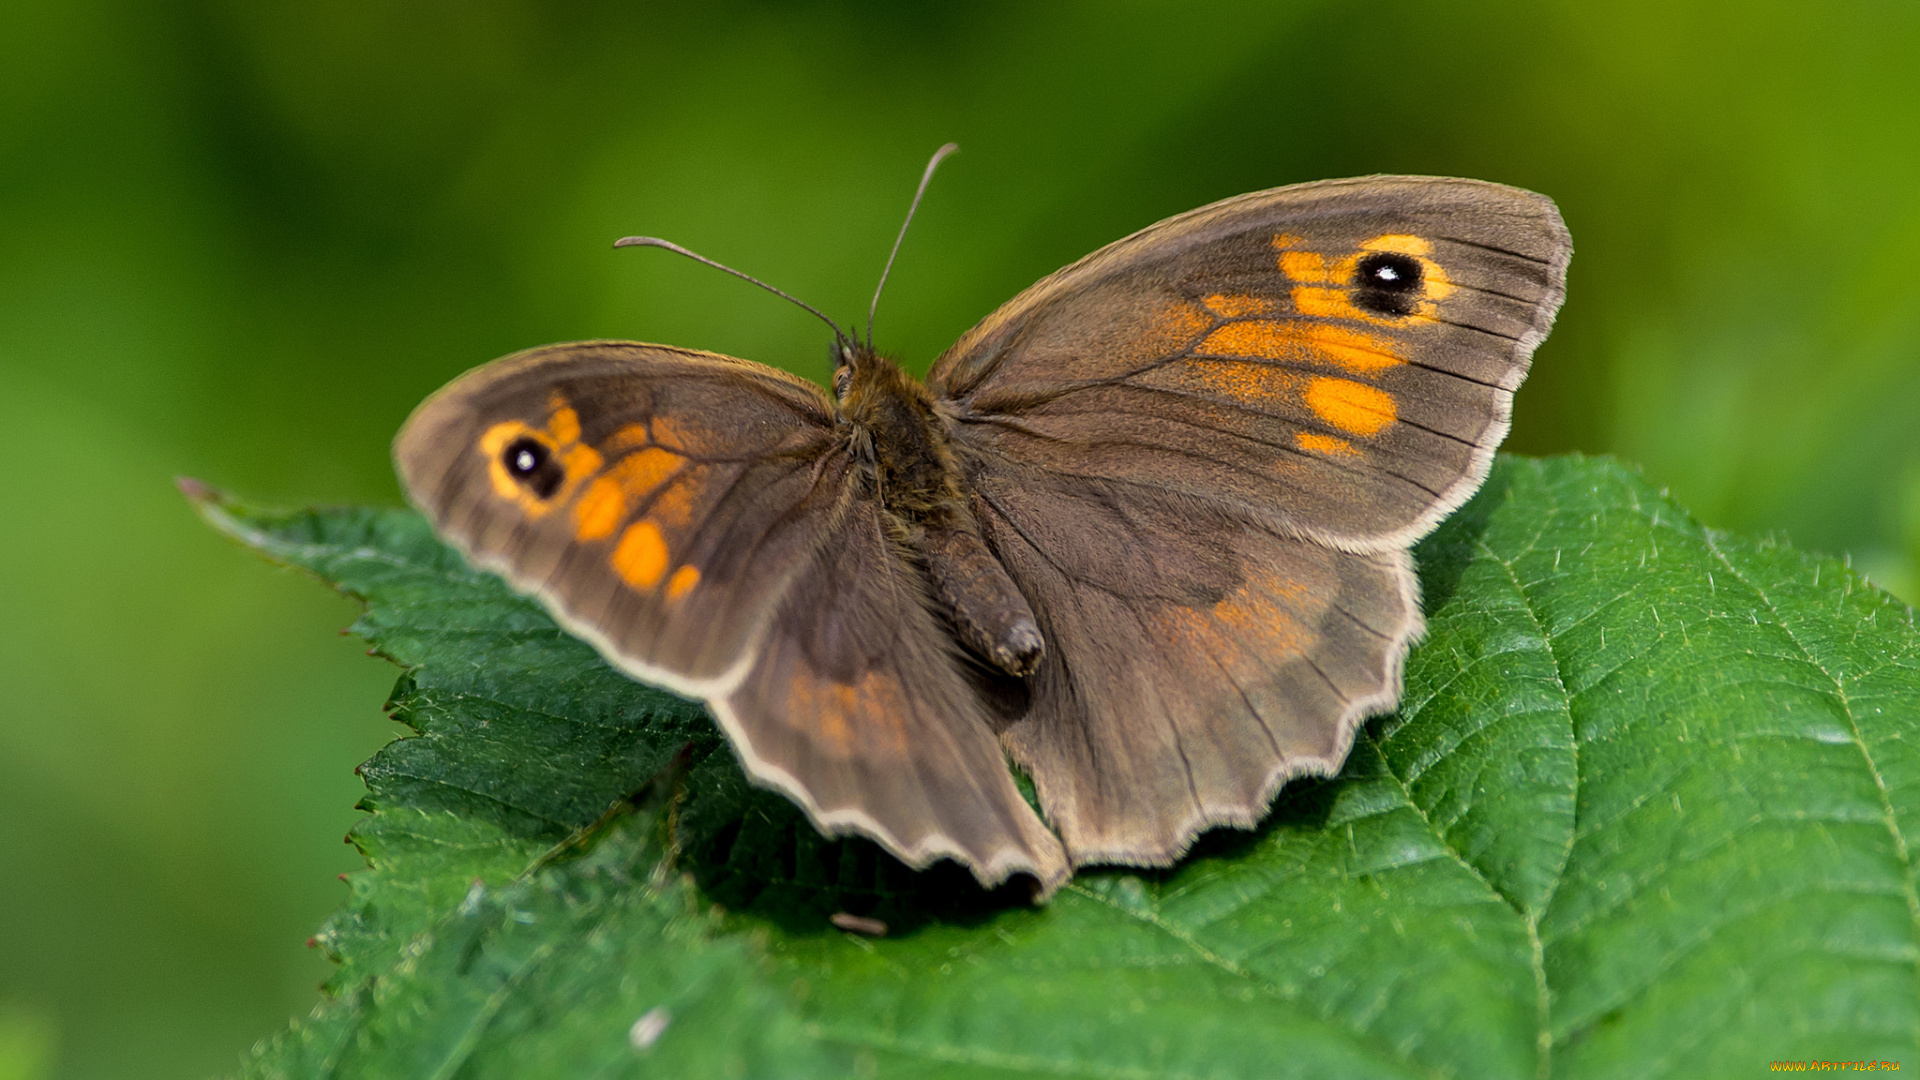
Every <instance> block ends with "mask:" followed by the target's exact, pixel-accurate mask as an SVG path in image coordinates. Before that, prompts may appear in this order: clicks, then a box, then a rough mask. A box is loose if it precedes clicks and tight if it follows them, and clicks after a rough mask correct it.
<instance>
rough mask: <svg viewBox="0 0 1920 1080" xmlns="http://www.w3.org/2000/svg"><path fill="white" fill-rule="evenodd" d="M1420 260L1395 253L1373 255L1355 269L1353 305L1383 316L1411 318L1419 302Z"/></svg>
mask: <svg viewBox="0 0 1920 1080" xmlns="http://www.w3.org/2000/svg"><path fill="white" fill-rule="evenodd" d="M1422 273H1423V272H1422V270H1421V267H1420V260H1419V259H1416V258H1414V257H1413V256H1411V255H1402V254H1400V253H1399V252H1394V251H1376V252H1374V253H1372V254H1370V255H1367V256H1365V257H1363V258H1362V259H1361V260H1360V265H1359V266H1358V267H1356V274H1355V278H1356V280H1355V282H1354V302H1355V303H1357V304H1359V305H1360V306H1361V307H1363V308H1366V309H1367V310H1368V311H1374V312H1378V313H1380V314H1382V315H1410V314H1412V313H1413V305H1414V304H1415V302H1417V301H1418V300H1419V299H1420V293H1421V288H1420V279H1421V276H1422Z"/></svg>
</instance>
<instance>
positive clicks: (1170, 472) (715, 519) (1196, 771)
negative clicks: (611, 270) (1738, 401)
mask: <svg viewBox="0 0 1920 1080" xmlns="http://www.w3.org/2000/svg"><path fill="white" fill-rule="evenodd" d="M929 172H931V167H929ZM1570 254H1571V246H1570V244H1569V241H1568V237H1567V230H1566V227H1565V225H1564V224H1563V223H1562V222H1561V219H1560V215H1559V214H1558V212H1557V211H1556V210H1555V208H1554V206H1553V203H1552V202H1551V201H1549V200H1548V199H1546V198H1543V197H1541V196H1539V195H1534V194H1531V193H1529V192H1525V191H1520V190H1517V189H1514V188H1510V187H1503V186H1500V185H1497V184H1490V183H1483V182H1479V181H1473V180H1456V179H1440V178H1430V177H1403V176H1374V177H1364V178H1359V179H1352V180H1329V181H1324V182H1321V183H1314V184H1301V185H1297V186H1294V187H1285V188H1276V189H1273V190H1271V191H1261V192H1255V193H1253V194H1249V195H1241V196H1239V197H1237V198H1232V199H1227V200H1225V201H1223V202H1218V203H1214V204H1213V205H1211V206H1206V207H1202V208H1200V209H1198V210H1194V211H1191V212H1189V213H1185V214H1181V215H1179V216H1178V217H1174V218H1170V219H1168V220H1166V221H1163V222H1161V223H1159V224H1158V225H1154V226H1151V227H1150V228H1147V229H1143V230H1141V231H1140V232H1137V233H1135V234H1133V235H1132V236H1129V237H1127V238H1126V239H1124V240H1121V241H1119V242H1117V243H1114V244H1111V245H1109V246H1107V247H1105V248H1102V249H1101V250H1099V251H1097V252H1094V253H1093V254H1092V255H1089V256H1087V257H1086V258H1084V259H1081V260H1080V261H1079V262H1077V263H1074V264H1073V265H1071V266H1069V267H1067V268H1066V269H1064V270H1061V271H1060V272H1058V273H1056V274H1053V275H1052V276H1050V277H1047V278H1045V279H1044V280H1042V281H1040V282H1039V283H1038V284H1036V285H1034V286H1033V287H1032V288H1029V289H1028V290H1026V291H1025V292H1023V293H1021V294H1020V295H1019V296H1017V297H1015V298H1014V299H1013V300H1012V301H1011V302H1010V303H1008V304H1007V305H1006V306H1004V307H1002V308H1001V309H1000V310H999V311H996V312H994V313H993V314H992V315H990V316H989V317H988V318H987V319H986V321H984V322H982V323H981V324H980V325H978V326H976V327H975V328H974V329H973V330H971V331H969V332H968V333H967V334H966V335H965V336H964V337H962V338H961V339H960V340H959V342H958V343H956V344H955V345H954V346H953V347H952V348H950V349H948V350H947V351H946V353H945V354H944V355H942V356H941V357H940V358H939V360H938V361H936V362H935V364H934V365H933V368H932V371H931V373H930V374H929V375H928V377H927V380H926V382H925V383H924V384H922V383H920V382H919V381H917V380H915V379H914V378H913V377H912V376H910V375H908V374H906V373H905V372H903V371H902V370H901V369H900V368H899V367H898V366H896V365H895V364H894V362H893V361H892V360H890V359H888V358H886V357H883V356H880V355H879V354H877V353H875V352H874V351H873V349H872V348H871V346H870V344H862V343H860V342H859V341H857V340H854V339H850V338H848V337H846V336H845V335H840V334H838V333H837V331H836V336H837V340H836V342H835V345H834V357H835V360H836V364H837V368H836V370H835V372H834V376H833V390H834V393H833V394H832V395H831V396H829V395H828V394H827V393H825V392H823V391H822V390H821V389H820V388H819V387H817V386H815V385H814V384H812V383H809V382H807V381H805V380H802V379H800V378H797V377H795V376H793V375H789V374H786V373H783V372H780V371H776V370H774V369H772V368H769V367H764V366H762V365H760V364H755V363H750V362H748V361H744V360H736V359H733V358H731V357H726V356H719V355H715V354H712V353H704V352H696V351H692V350H688V349H678V348H672V347H669V346H664V345H643V344H637V343H633V342H623V341H588V342H578V343H574V344H566V345H554V346H549V347H546V348H541V349H534V350H531V351H529V352H524V353H520V354H518V355H516V356H511V357H508V358H506V359H503V360H500V361H497V362H495V363H492V364H489V365H487V366H485V367H482V368H480V369H478V370H476V371H472V372H469V373H468V374H466V375H464V376H462V377H461V378H459V379H457V380H456V381H454V382H453V383H452V384H451V385H449V386H448V387H446V388H445V389H443V390H441V391H440V392H439V393H437V394H435V395H434V396H433V397H432V398H430V399H428V400H427V401H426V403H424V404H423V405H421V406H420V408H419V409H418V410H417V411H416V412H415V413H414V415H413V417H412V419H410V420H409V421H408V422H407V425H406V427H405V428H404V429H402V431H401V432H400V435H399V438H398V439H397V440H396V443H395V449H394V453H395V458H396V460H397V462H398V464H399V470H400V474H401V476H402V478H403V480H404V482H405V485H406V489H407V491H408V493H409V495H410V496H411V497H412V499H413V500H414V502H415V503H416V504H417V505H418V506H419V507H420V508H421V510H422V511H424V512H425V513H426V515H427V516H428V517H429V518H430V519H431V520H432V521H433V523H434V524H435V526H436V527H437V528H438V529H439V531H440V533H441V534H442V535H443V536H445V537H446V538H447V539H448V540H449V541H451V542H452V543H453V544H455V545H456V546H458V547H459V548H460V549H461V550H462V551H464V552H465V553H466V554H467V556H468V557H469V558H470V559H472V560H473V561H474V562H475V563H476V564H477V565H479V566H482V567H485V568H488V569H490V570H494V571H497V572H499V573H501V574H503V575H504V576H505V577H506V578H507V579H508V580H509V581H510V582H512V583H513V585H514V586H516V587H517V588H519V589H521V590H523V591H525V592H528V593H531V594H533V595H534V596H536V597H538V598H539V599H540V601H541V602H542V603H544V604H545V605H546V606H547V608H548V609H549V610H550V611H551V612H552V613H553V615H554V617H555V618H556V619H558V620H559V621H560V623H561V624H562V625H563V626H565V627H566V628H567V629H568V630H570V631H572V632H573V633H574V634H576V635H578V636H580V637H582V638H584V639H586V640H587V641H589V642H591V643H592V644H593V645H594V646H595V647H597V648H598V649H599V650H600V652H601V653H603V654H604V655H605V656H606V658H607V659H608V660H609V661H610V662H612V663H613V664H615V665H617V666H618V667H620V668H621V669H622V670H624V671H626V672H627V673H629V674H631V675H632V676H634V677H635V678H638V679H641V680H644V681H646V682H649V683H656V684H659V685H662V686H665V687H668V688H670V689H672V690H675V691H677V692H679V693H682V694H685V695H688V696H691V697H696V698H702V699H705V700H706V702H707V703H708V705H709V706H710V707H711V708H712V710H713V714H714V716H715V717H717V718H718V719H719V721H720V725H721V727H722V728H723V729H725V731H726V734H727V737H728V738H729V739H730V740H731V741H732V744H733V747H734V749H735V751H736V752H737V753H738V754H739V757H740V761H741V764H742V765H743V766H744V767H745V769H746V771H747V773H748V774H749V775H750V776H751V777H753V778H754V780H756V781H758V782H759V783H761V784H764V785H766V786H769V787H772V788H776V789H778V790H780V791H782V792H784V793H785V794H786V795H787V796H789V797H790V798H792V799H793V800H794V801H795V802H797V803H798V804H799V805H800V806H801V807H803V808H804V809H805V810H806V812H807V814H808V816H809V817H810V818H811V819H812V820H813V822H814V824H815V825H817V826H818V827H819V828H820V829H821V830H822V831H823V832H826V833H832V834H843V833H861V834H864V835H866V836H869V837H872V838H873V839H875V840H877V841H879V842H880V843H881V844H882V845H884V846H885V847H886V848H887V849H888V850H889V851H891V852H892V853H893V854H895V855H896V856H898V857H899V858H901V859H902V860H904V861H905V862H907V863H909V864H911V865H913V866H916V867H917V866H925V865H926V864H928V863H930V862H932V861H933V860H935V859H938V858H942V857H946V858H952V859H956V860H958V861H960V862H962V863H965V864H966V865H967V866H968V867H970V868H971V869H972V871H973V873H974V874H975V875H976V876H977V877H978V878H979V880H980V881H981V882H983V883H986V884H993V883H996V882H999V881H1001V880H1003V879H1005V878H1006V877H1007V876H1008V875H1010V874H1013V873H1015V872H1025V873H1029V874H1032V875H1033V876H1034V877H1035V878H1037V879H1038V881H1039V884H1040V889H1041V892H1042V894H1047V893H1051V892H1052V890H1053V889H1055V888H1056V887H1058V885H1059V884H1060V883H1061V882H1062V881H1064V880H1065V879H1066V877H1067V875H1068V874H1069V873H1070V871H1071V868H1072V867H1075V866H1082V865H1086V864H1089V863H1125V864H1132V865H1152V866H1160V865H1166V864H1169V863H1171V862H1172V861H1173V860H1174V859H1176V858H1177V857H1179V855H1180V854H1181V853H1182V852H1183V851H1184V850H1186V848H1187V847H1188V846H1189V845H1190V844H1191V843H1192V842H1193V839H1194V837H1195V836H1196V835H1197V834H1198V833H1200V832H1201V831H1202V830H1205V829H1207V828H1210V827H1212V826H1216V825H1234V826H1240V827H1249V826H1252V825H1253V824H1255V823H1256V822H1257V821H1258V820H1259V819H1260V818H1261V817H1262V816H1263V815H1264V814H1265V813H1266V809H1267V806H1268V804H1269V803H1270V801H1271V800H1272V799H1273V796H1274V794H1275V792H1276V791H1277V790H1278V789H1279V787H1280V786H1281V785H1282V784H1283V783H1285V782H1286V781H1287V780H1289V779H1291V778H1293V777H1297V776H1302V775H1326V774H1331V773H1332V772H1334V771H1335V770H1336V769H1338V768H1339V766H1340V763H1341V761H1342V760H1343V759H1344V758H1345V756H1346V754H1347V750H1348V748H1349V746H1350V745H1351V744H1352V741H1353V736H1354V730H1355V728H1356V727H1357V726H1358V725H1359V724H1360V722H1361V721H1362V720H1363V719H1365V718H1366V717H1367V716H1369V715H1372V714H1376V713H1380V712H1383V711H1386V710H1389V709H1391V708H1393V706H1394V704H1395V702H1396V701H1397V700H1398V698H1399V695H1400V670H1401V662H1402V660H1403V658H1404V657H1405V655H1406V652H1407V648H1408V644H1409V642H1410V641H1411V640H1412V639H1413V638H1415V637H1416V636H1417V635H1418V634H1419V633H1420V631H1421V628H1422V622H1421V614H1420V603H1419V590H1418V584H1417V581H1416V579H1415V577H1414V572H1413V566H1412V560H1411V558H1410V557H1409V554H1408V551H1409V548H1410V547H1411V546H1412V545H1413V543H1414V542H1415V541H1416V540H1418V539H1419V538H1420V537H1421V536H1423V535H1425V534H1426V533H1427V532H1428V531H1430V530H1431V529H1432V528H1433V527H1434V526H1435V525H1436V524H1437V523H1438V522H1439V521H1440V519H1441V518H1443V517H1444V516H1445V515H1446V514H1447V513H1448V512H1450V511H1451V510H1453V509H1454V508H1455V507H1457V506H1459V505H1460V504H1461V503H1462V502H1464V501H1465V500H1466V499H1467V497H1468V496H1469V495H1470V494H1472V492H1473V491H1474V489H1475V488H1476V487H1478V486H1479V484H1480V482H1481V480H1482V479H1483V478H1484V476H1485V475H1486V472H1487V469H1488V466H1489V464H1490V462H1491V460H1492V458H1493V452H1494V448H1495V447H1496V446H1497V445H1498V444H1499V442H1500V440H1501V438H1502V437H1503V436H1504V435H1505V434H1506V431H1507V425H1508V416H1509V412H1510V409H1511V405H1512V400H1513V392H1514V390H1515V388H1516V387H1518V386H1519V385H1520V381H1521V379H1522V378H1524V377H1525V375H1526V372H1527V365H1528V361H1529V358H1530V357H1531V355H1532V353H1533V350H1534V347H1535V346H1537V345H1538V344H1539V343H1540V341H1541V340H1542V339H1543V338H1545V337H1546V335H1547V331H1548V329H1549V327H1550V326H1551V325H1552V322H1553V317H1554V313H1555V311H1556V310H1557V309H1558V308H1559V306H1560V301H1561V298H1562V296H1563V295H1564V292H1565V276H1566V268H1567V261H1568V258H1569V256H1570ZM823 317H824V316H823ZM1008 757H1011V758H1012V760H1013V761H1014V762H1016V763H1018V765H1019V766H1020V767H1021V768H1022V769H1024V770H1026V772H1027V774H1028V775H1029V776H1031V777H1032V780H1033V785H1034V788H1035V789H1036V791H1037V793H1038V796H1039V801H1040V803H1041V805H1042V806H1043V807H1044V808H1045V812H1046V816H1047V819H1048V821H1049V822H1050V823H1051V825H1052V829H1051V830H1050V829H1049V828H1048V826H1047V825H1046V824H1043V823H1042V822H1041V820H1040V818H1039V816H1037V815H1036V814H1035V813H1034V812H1033V810H1032V809H1031V808H1030V807H1029V806H1028V804H1027V803H1026V801H1025V800H1023V799H1022V797H1021V795H1020V792H1019V790H1018V789H1017V788H1016V786H1015V783H1014V779H1013V777H1012V775H1011V773H1010V771H1009V769H1008V767H1007V762H1006V758H1008Z"/></svg>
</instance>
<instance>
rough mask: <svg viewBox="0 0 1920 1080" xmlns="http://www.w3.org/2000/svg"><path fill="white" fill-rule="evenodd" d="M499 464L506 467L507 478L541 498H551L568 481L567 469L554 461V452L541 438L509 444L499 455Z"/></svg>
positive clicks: (514, 441) (521, 439)
mask: <svg viewBox="0 0 1920 1080" xmlns="http://www.w3.org/2000/svg"><path fill="white" fill-rule="evenodd" d="M500 463H501V464H502V465H505V466H506V467H507V475H509V476H511V477H513V478H514V479H515V480H518V481H520V483H521V485H522V486H523V487H525V488H526V489H527V490H529V491H531V492H533V493H534V495H536V496H537V497H539V498H542V499H550V498H552V497H553V493H554V492H556V491H558V490H560V484H561V482H562V481H564V480H565V479H566V478H567V477H566V470H564V469H562V468H561V467H560V463H559V462H557V461H555V460H553V453H552V451H550V450H548V449H547V447H546V444H545V443H542V442H541V441H540V440H538V439H529V438H519V439H515V440H513V441H512V442H510V443H508V444H507V448H506V449H505V450H502V451H501V452H500Z"/></svg>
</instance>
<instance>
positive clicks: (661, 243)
mask: <svg viewBox="0 0 1920 1080" xmlns="http://www.w3.org/2000/svg"><path fill="white" fill-rule="evenodd" d="M613 246H614V247H617V248H623V247H656V248H665V249H667V250H668V251H671V252H673V253H674V254H675V255H685V256H686V257H687V258H689V259H692V260H693V261H694V262H700V263H706V264H707V265H708V266H711V267H713V268H714V269H715V270H725V271H726V272H727V273H729V274H732V275H733V276H734V277H737V278H739V279H740V280H742V281H750V282H752V283H753V284H755V285H758V286H760V287H761V288H763V289H765V290H767V291H768V292H770V293H772V294H773V295H775V296H778V297H780V298H781V299H782V300H787V301H790V302H792V303H794V304H798V305H799V306H801V307H803V308H805V309H807V310H808V311H810V312H812V313H813V316H814V318H816V319H819V320H820V321H821V322H823V323H826V324H827V325H828V326H830V327H832V328H833V337H834V340H835V341H850V340H852V339H851V338H849V337H847V333H846V331H844V330H842V329H840V324H839V323H836V322H834V321H833V320H832V319H829V318H827V317H826V316H825V315H824V314H822V313H821V311H820V309H819V308H817V307H814V306H813V305H812V304H809V303H807V302H806V301H805V300H802V299H800V298H798V297H796V296H793V295H791V294H789V293H786V292H783V291H781V290H779V289H776V288H774V287H773V286H771V285H769V284H767V283H766V282H764V281H761V280H760V279H759V278H757V277H754V276H753V275H752V274H743V273H741V272H740V271H738V270H735V269H734V268H733V267H731V266H728V265H727V264H725V263H719V262H714V261H713V260H712V259H709V258H707V257H706V256H705V255H702V254H700V253H699V252H697V251H689V250H687V249H686V248H683V247H681V246H680V245H679V244H676V243H674V242H673V241H671V240H662V239H660V238H659V237H657V236H623V237H621V238H620V239H618V240H615V241H614V242H613Z"/></svg>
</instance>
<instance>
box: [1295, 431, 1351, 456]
mask: <svg viewBox="0 0 1920 1080" xmlns="http://www.w3.org/2000/svg"><path fill="white" fill-rule="evenodd" d="M1293 441H1294V442H1295V443H1297V444H1298V445H1299V447H1300V449H1302V450H1312V451H1313V452H1315V453H1318V454H1338V455H1340V456H1341V457H1359V456H1360V451H1358V450H1355V449H1354V448H1353V444H1352V443H1350V442H1348V441H1347V440H1345V439H1341V438H1336V437H1335V436H1332V435H1321V434H1318V433H1315V432H1312V431H1301V432H1296V433H1294V436H1293Z"/></svg>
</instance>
